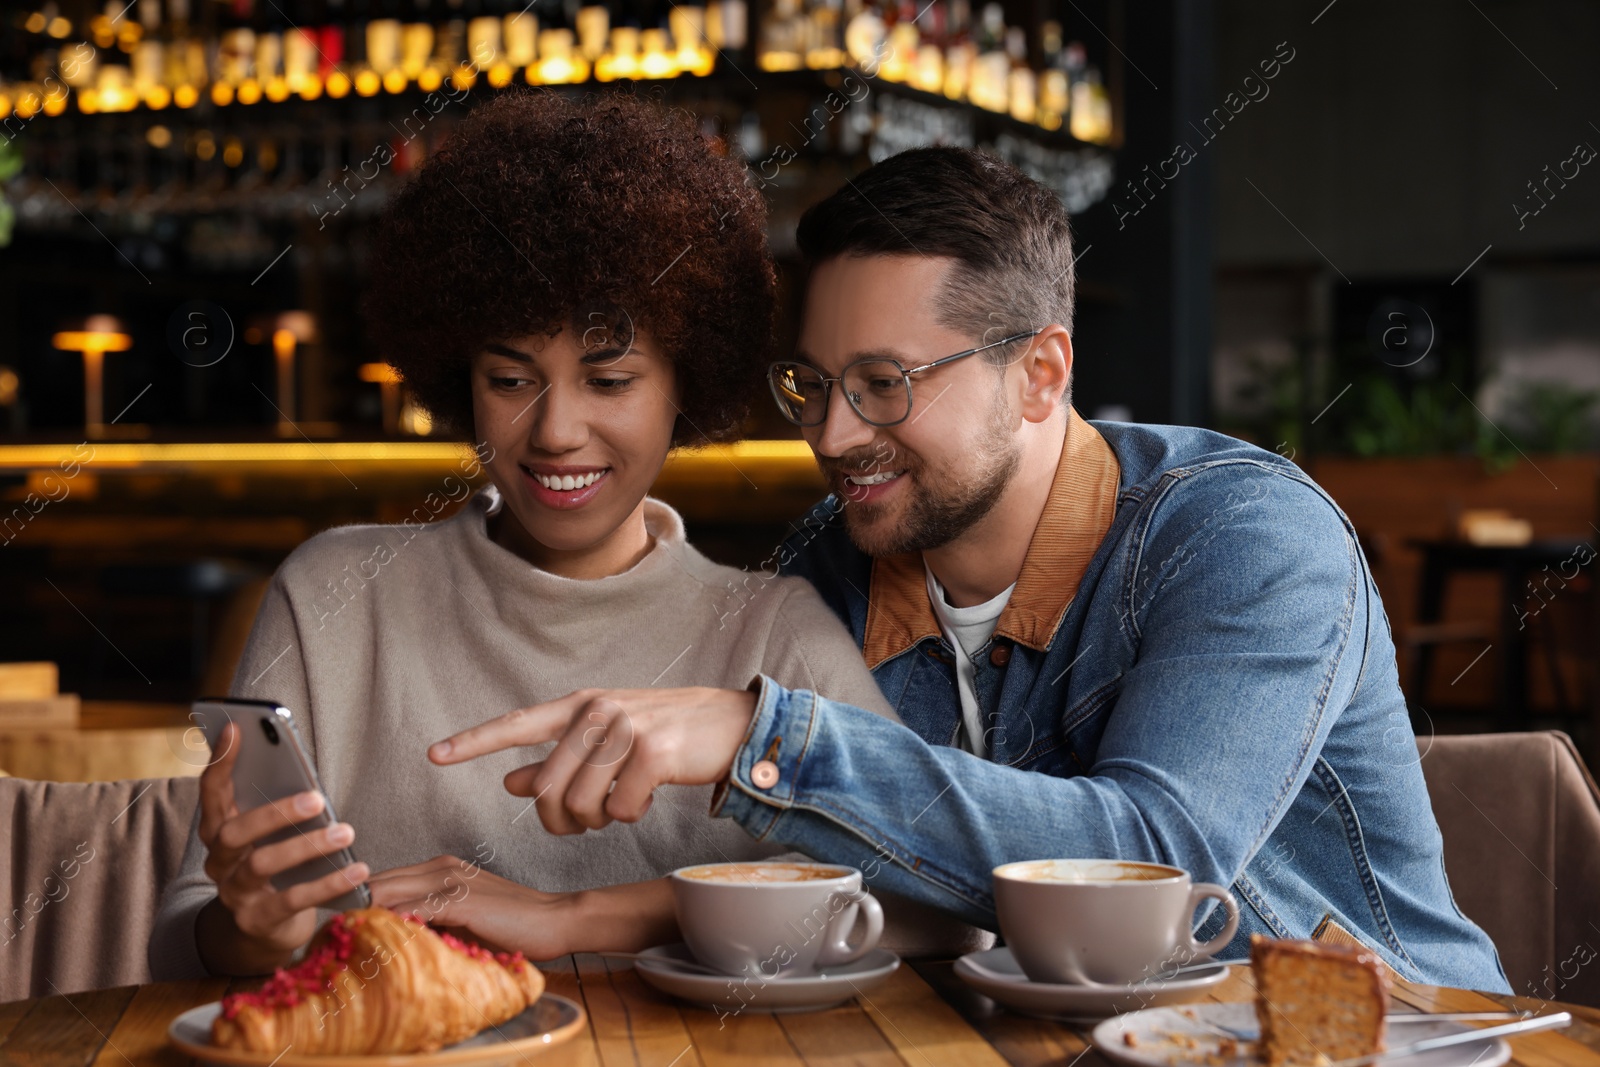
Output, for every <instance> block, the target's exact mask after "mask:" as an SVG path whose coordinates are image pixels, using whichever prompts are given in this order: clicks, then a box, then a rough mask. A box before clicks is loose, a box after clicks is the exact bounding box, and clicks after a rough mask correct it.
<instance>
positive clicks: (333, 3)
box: [316, 0, 350, 97]
mask: <svg viewBox="0 0 1600 1067" xmlns="http://www.w3.org/2000/svg"><path fill="white" fill-rule="evenodd" d="M319 6H320V5H319ZM346 17H347V16H346V11H345V0H326V8H325V14H324V17H323V20H322V23H321V25H319V26H318V27H317V47H316V52H317V77H318V83H317V85H318V89H317V91H318V92H322V91H324V90H326V92H327V94H328V95H329V96H333V97H340V96H344V95H345V94H346V93H348V92H349V91H350V78H349V76H348V75H347V74H345V72H344V50H345V29H344V24H345V18H346Z"/></svg>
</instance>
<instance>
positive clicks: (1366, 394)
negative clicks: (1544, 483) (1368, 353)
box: [1329, 375, 1517, 471]
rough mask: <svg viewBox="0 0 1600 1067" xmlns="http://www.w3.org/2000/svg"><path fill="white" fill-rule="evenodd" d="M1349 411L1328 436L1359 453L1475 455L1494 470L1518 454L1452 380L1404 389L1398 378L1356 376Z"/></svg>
mask: <svg viewBox="0 0 1600 1067" xmlns="http://www.w3.org/2000/svg"><path fill="white" fill-rule="evenodd" d="M1346 403H1348V404H1349V406H1348V407H1347V408H1346V411H1347V412H1349V415H1348V417H1347V418H1346V419H1345V420H1344V421H1343V423H1342V424H1341V426H1340V429H1341V431H1342V432H1341V433H1340V434H1339V435H1338V437H1337V438H1335V439H1333V440H1331V441H1330V442H1329V444H1330V445H1332V446H1333V447H1334V448H1335V449H1338V450H1340V451H1349V452H1353V453H1355V454H1356V455H1358V456H1363V457H1368V458H1374V457H1378V456H1428V455H1441V454H1446V455H1448V454H1454V455H1460V454H1463V453H1466V454H1470V455H1475V456H1477V457H1478V458H1479V459H1481V460H1483V463H1484V466H1485V467H1487V468H1488V469H1489V470H1491V471H1501V470H1505V469H1506V468H1508V467H1510V466H1512V465H1513V464H1514V463H1515V462H1516V460H1517V450H1516V446H1515V445H1513V443H1512V442H1511V441H1509V440H1507V439H1506V438H1505V437H1504V436H1502V435H1501V433H1500V432H1499V431H1498V430H1496V429H1495V427H1494V426H1493V425H1492V424H1491V423H1490V422H1489V421H1488V420H1487V419H1485V418H1483V417H1482V416H1481V415H1479V414H1478V412H1477V410H1476V409H1474V408H1473V406H1472V405H1471V404H1467V403H1465V402H1464V401H1463V400H1462V397H1461V394H1460V393H1459V392H1458V391H1457V390H1456V389H1455V388H1454V386H1452V385H1451V383H1449V382H1443V381H1430V382H1417V383H1415V384H1413V385H1412V386H1411V387H1410V388H1409V389H1406V390H1404V391H1402V390H1401V389H1400V387H1399V386H1398V385H1397V384H1396V383H1395V381H1394V379H1392V378H1390V377H1387V376H1380V375H1372V376H1370V377H1366V378H1363V379H1361V380H1360V381H1357V382H1356V383H1355V384H1354V386H1353V387H1352V389H1351V396H1350V397H1349V399H1348V400H1347V401H1346Z"/></svg>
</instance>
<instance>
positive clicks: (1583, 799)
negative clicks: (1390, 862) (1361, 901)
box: [1417, 731, 1600, 1006]
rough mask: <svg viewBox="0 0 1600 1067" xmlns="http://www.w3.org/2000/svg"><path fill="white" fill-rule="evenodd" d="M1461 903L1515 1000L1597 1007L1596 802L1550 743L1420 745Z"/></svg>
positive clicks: (1574, 766) (1565, 740) (1579, 770)
mask: <svg viewBox="0 0 1600 1067" xmlns="http://www.w3.org/2000/svg"><path fill="white" fill-rule="evenodd" d="M1417 747H1418V749H1419V751H1420V752H1421V753H1422V772H1423V775H1424V777H1425V778H1426V779H1427V781H1428V793H1429V795H1430V796H1431V797H1432V799H1433V811H1434V815H1435V816H1436V817H1437V818H1438V820H1439V829H1440V832H1441V833H1442V834H1443V835H1444V865H1445V870H1446V871H1448V872H1449V875H1450V887H1451V889H1452V890H1453V891H1454V893H1455V897H1456V903H1457V904H1459V905H1460V906H1461V910H1462V911H1463V912H1465V913H1466V914H1467V916H1468V917H1469V918H1471V919H1472V920H1473V921H1475V922H1476V923H1477V924H1478V925H1479V926H1482V927H1483V928H1484V930H1485V931H1487V932H1488V934H1489V936H1490V937H1491V938H1493V939H1494V943H1495V945H1496V946H1498V947H1499V949H1500V962H1501V964H1502V965H1503V966H1504V967H1505V970H1506V977H1507V978H1508V979H1510V981H1511V988H1512V989H1513V990H1514V991H1515V992H1516V993H1517V994H1518V995H1520V996H1533V997H1543V998H1546V999H1553V1000H1565V1001H1571V1002H1574V1003H1578V1004H1590V1005H1596V1006H1600V790H1597V789H1596V788H1595V782H1594V778H1593V777H1591V776H1590V774H1589V772H1588V770H1587V769H1586V768H1585V767H1584V765H1583V761H1582V760H1581V759H1580V758H1579V756H1578V752H1577V749H1576V748H1574V747H1573V744H1572V739H1571V738H1569V737H1568V736H1567V735H1566V734H1564V733H1557V732H1555V731H1547V732H1541V733H1523V734H1474V735H1468V736H1459V737H1432V738H1426V737H1425V738H1420V739H1418V743H1417Z"/></svg>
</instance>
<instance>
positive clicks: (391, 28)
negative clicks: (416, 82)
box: [367, 0, 431, 93]
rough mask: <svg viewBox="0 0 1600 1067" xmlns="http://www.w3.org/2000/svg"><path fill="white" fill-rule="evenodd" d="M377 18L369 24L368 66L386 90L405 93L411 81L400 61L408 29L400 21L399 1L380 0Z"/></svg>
mask: <svg viewBox="0 0 1600 1067" xmlns="http://www.w3.org/2000/svg"><path fill="white" fill-rule="evenodd" d="M374 15H375V17H374V18H373V19H372V21H371V22H369V23H367V64H368V65H369V66H370V67H371V68H372V72H373V73H374V74H376V75H377V76H378V80H379V82H380V84H381V85H382V86H383V88H384V89H386V90H388V91H389V92H391V93H398V92H403V91H404V90H405V87H406V82H407V80H408V79H407V77H406V74H405V69H404V67H403V65H402V62H401V61H402V59H403V49H404V44H405V27H404V26H403V25H402V24H401V21H400V0H381V2H380V3H379V5H378V10H377V11H376V12H375V13H374ZM430 43H431V42H430Z"/></svg>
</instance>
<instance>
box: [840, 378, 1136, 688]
mask: <svg viewBox="0 0 1600 1067" xmlns="http://www.w3.org/2000/svg"><path fill="white" fill-rule="evenodd" d="M1067 420H1068V421H1067V431H1066V434H1065V435H1064V437H1063V440H1062V446H1061V458H1060V460H1059V461H1058V462H1057V463H1056V474H1055V480H1054V481H1053V482H1052V484H1051V486H1050V495H1049V496H1048V497H1047V498H1046V499H1045V504H1044V511H1043V513H1042V514H1041V515H1040V516H1039V525H1038V526H1037V527H1035V528H1034V531H1033V540H1031V541H1030V542H1029V543H1028V554H1027V556H1026V558H1024V560H1023V562H1022V573H1021V574H1020V575H1018V577H1017V586H1016V588H1015V589H1014V590H1012V592H1011V599H1010V600H1009V601H1008V602H1007V603H1006V608H1005V611H1004V612H1002V613H1001V615H1000V621H999V623H998V624H997V625H996V626H995V636H997V637H1005V638H1009V639H1010V640H1012V641H1015V642H1016V643H1017V644H1020V645H1026V646H1027V647H1029V648H1033V649H1039V650H1042V649H1044V648H1045V646H1046V645H1048V644H1049V642H1050V639H1051V637H1053V636H1054V635H1055V632H1056V627H1058V626H1059V625H1061V618H1062V616H1063V615H1065V614H1066V612H1067V606H1068V605H1069V604H1071V603H1072V598H1073V597H1074V596H1075V595H1076V594H1077V592H1078V583H1079V581H1081V580H1082V578H1083V572H1084V571H1085V570H1086V569H1087V568H1088V566H1089V561H1090V560H1091V559H1092V558H1094V554H1095V552H1096V550H1098V549H1099V547H1100V542H1101V541H1102V540H1103V539H1104V538H1105V535H1106V531H1107V530H1109V529H1110V528H1111V518H1112V515H1113V514H1114V513H1115V511H1116V505H1117V483H1118V479H1119V478H1120V477H1121V474H1122V468H1121V465H1120V464H1118V462H1117V457H1116V453H1114V452H1112V451H1111V446H1110V445H1108V444H1106V441H1105V438H1103V437H1101V436H1100V432H1099V431H1098V430H1096V429H1095V428H1094V427H1093V426H1090V425H1089V424H1088V423H1087V422H1085V421H1084V420H1083V419H1082V418H1081V417H1080V416H1079V415H1078V413H1077V412H1076V411H1075V410H1071V409H1069V410H1068V413H1067ZM939 633H940V630H939V622H938V620H937V619H936V618H934V615H933V607H932V606H931V605H930V604H929V603H928V591H927V585H926V579H925V578H924V571H923V566H922V553H920V552H902V553H900V554H898V555H894V556H880V557H878V558H877V559H875V560H874V561H873V564H872V587H871V592H870V594H869V597H868V607H867V629H866V634H865V638H864V640H863V641H862V649H861V654H862V656H863V657H865V659H866V661H867V666H868V667H871V668H876V667H877V666H878V665H879V664H881V663H883V662H884V661H885V660H889V659H892V658H893V657H895V656H898V655H899V654H900V653H902V652H904V651H905V650H906V649H908V648H912V647H914V646H915V645H916V644H917V643H918V642H919V641H922V640H924V639H925V638H929V637H938V636H939Z"/></svg>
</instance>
